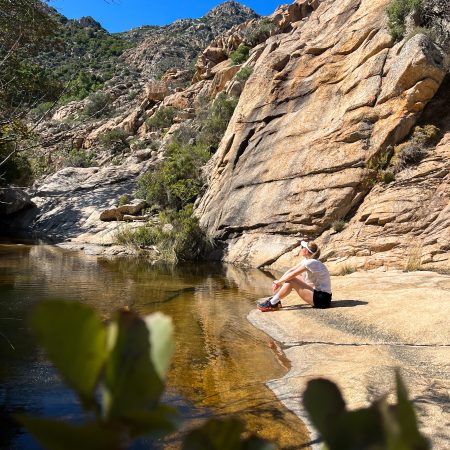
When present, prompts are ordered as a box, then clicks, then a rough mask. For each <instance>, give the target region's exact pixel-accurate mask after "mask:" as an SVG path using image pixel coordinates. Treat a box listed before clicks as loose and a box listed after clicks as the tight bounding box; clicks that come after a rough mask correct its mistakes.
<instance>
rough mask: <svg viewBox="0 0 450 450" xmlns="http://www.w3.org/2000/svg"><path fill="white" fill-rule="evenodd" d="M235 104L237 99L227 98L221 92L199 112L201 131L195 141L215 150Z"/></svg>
mask: <svg viewBox="0 0 450 450" xmlns="http://www.w3.org/2000/svg"><path fill="white" fill-rule="evenodd" d="M237 103H238V99H236V98H234V97H231V98H228V97H227V96H226V94H225V93H223V92H221V93H220V94H219V95H218V96H217V98H216V99H215V100H214V101H213V102H212V103H211V104H210V105H209V106H208V107H206V108H205V109H203V110H202V111H199V112H198V119H199V121H200V124H201V131H200V133H199V135H198V138H197V141H198V142H199V143H201V144H203V145H205V146H207V147H211V148H212V150H217V148H218V147H219V144H220V141H221V140H222V137H223V135H224V133H225V131H226V129H227V127H228V123H229V122H230V119H231V116H232V115H233V112H234V110H235V108H236V105H237Z"/></svg>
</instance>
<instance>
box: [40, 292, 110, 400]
mask: <svg viewBox="0 0 450 450" xmlns="http://www.w3.org/2000/svg"><path fill="white" fill-rule="evenodd" d="M31 326H32V329H33V331H34V332H35V333H36V335H37V337H38V340H39V342H40V343H41V345H42V346H43V347H44V349H45V350H46V352H47V354H48V356H49V358H50V359H51V361H52V362H53V364H54V365H55V366H56V368H57V369H58V370H59V372H60V374H61V376H62V378H63V380H64V381H65V382H66V383H67V384H68V385H69V386H70V387H71V388H73V389H75V391H76V392H77V393H78V395H79V396H80V398H81V401H82V403H83V405H84V406H85V407H87V408H92V407H93V405H95V397H94V390H95V386H96V383H97V380H98V377H99V373H100V370H101V368H102V366H103V364H104V362H105V360H106V355H107V351H106V330H105V327H104V326H103V324H102V322H101V321H100V319H99V318H98V317H97V315H96V313H95V312H94V311H93V310H92V309H91V308H89V307H87V306H85V305H82V304H80V303H77V302H63V301H54V300H52V301H46V302H43V303H40V304H39V305H37V306H36V308H35V311H34V313H33V315H32V317H31Z"/></svg>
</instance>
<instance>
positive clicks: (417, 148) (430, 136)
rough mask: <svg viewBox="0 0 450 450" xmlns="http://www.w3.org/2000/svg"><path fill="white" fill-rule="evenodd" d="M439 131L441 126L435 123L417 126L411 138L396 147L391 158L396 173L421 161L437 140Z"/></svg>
mask: <svg viewBox="0 0 450 450" xmlns="http://www.w3.org/2000/svg"><path fill="white" fill-rule="evenodd" d="M439 132H440V130H439V128H437V127H436V126H434V125H424V126H416V127H415V128H414V130H413V132H412V134H411V136H410V138H409V139H408V140H407V141H406V142H403V143H402V144H399V145H396V146H395V148H394V156H393V157H392V160H391V165H392V168H393V171H394V173H398V172H400V171H401V170H404V169H405V168H406V167H408V166H411V165H415V164H417V163H419V162H420V161H421V160H422V159H423V158H424V157H425V156H426V154H427V153H428V151H429V149H430V147H432V146H433V144H434V143H435V142H436V140H437V138H438V136H439Z"/></svg>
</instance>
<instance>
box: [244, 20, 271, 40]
mask: <svg viewBox="0 0 450 450" xmlns="http://www.w3.org/2000/svg"><path fill="white" fill-rule="evenodd" d="M276 28H277V27H276V25H275V24H274V23H273V21H272V20H271V19H269V18H268V17H263V18H262V19H260V20H258V21H257V22H255V23H253V24H252V25H250V26H249V27H248V28H246V29H245V30H244V41H245V42H246V43H247V44H248V45H249V46H250V47H255V46H256V45H258V44H260V43H262V42H264V41H265V40H266V39H267V38H268V37H269V36H271V34H272V33H273V32H274V31H275V30H276Z"/></svg>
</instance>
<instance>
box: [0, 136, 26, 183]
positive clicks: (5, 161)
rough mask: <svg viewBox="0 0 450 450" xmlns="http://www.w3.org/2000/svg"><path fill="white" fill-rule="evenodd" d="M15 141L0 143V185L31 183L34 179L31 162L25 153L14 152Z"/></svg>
mask: <svg viewBox="0 0 450 450" xmlns="http://www.w3.org/2000/svg"><path fill="white" fill-rule="evenodd" d="M14 147H15V144H14V143H9V144H0V163H2V164H1V165H0V186H2V185H6V184H9V183H14V184H17V185H24V184H29V183H30V181H31V179H32V168H31V165H30V162H29V160H28V159H27V158H25V156H24V155H22V154H20V153H17V152H14Z"/></svg>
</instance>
